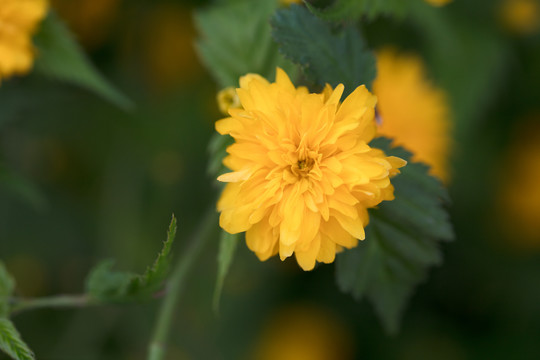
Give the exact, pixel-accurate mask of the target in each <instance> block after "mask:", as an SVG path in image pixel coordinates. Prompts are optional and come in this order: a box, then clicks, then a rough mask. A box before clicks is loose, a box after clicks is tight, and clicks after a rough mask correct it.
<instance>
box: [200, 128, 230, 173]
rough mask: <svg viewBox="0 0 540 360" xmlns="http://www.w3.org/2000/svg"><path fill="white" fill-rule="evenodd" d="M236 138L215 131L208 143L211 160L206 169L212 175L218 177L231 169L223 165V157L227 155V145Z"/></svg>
mask: <svg viewBox="0 0 540 360" xmlns="http://www.w3.org/2000/svg"><path fill="white" fill-rule="evenodd" d="M233 142H234V139H233V138H232V136H229V135H221V134H219V133H217V132H216V133H214V134H213V135H212V137H211V138H210V142H209V143H208V154H209V160H208V165H207V167H206V170H207V172H208V174H209V175H210V176H212V177H218V176H219V175H221V174H224V173H226V172H228V171H229V169H227V167H226V166H225V165H223V158H225V156H227V147H229V145H232V144H233Z"/></svg>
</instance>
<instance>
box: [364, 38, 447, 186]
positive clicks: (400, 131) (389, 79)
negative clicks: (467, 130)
mask: <svg viewBox="0 0 540 360" xmlns="http://www.w3.org/2000/svg"><path fill="white" fill-rule="evenodd" d="M377 71H378V74H377V78H376V79H375V82H374V83H373V92H374V93H375V95H376V96H377V98H378V99H379V102H378V106H377V109H378V111H379V115H380V117H381V121H380V127H379V133H380V134H381V135H383V136H387V137H390V138H393V139H394V144H395V145H396V146H403V147H405V148H406V149H408V150H409V151H411V152H412V153H413V160H414V161H420V162H424V163H426V164H428V165H430V166H431V174H433V175H436V176H438V177H440V178H441V179H443V180H448V177H449V176H448V158H449V153H450V144H451V137H450V119H449V114H448V113H449V111H448V106H447V103H446V97H445V94H444V93H443V91H442V90H441V89H437V88H436V87H434V86H433V85H432V84H430V83H429V82H428V81H427V80H426V75H425V71H424V65H423V63H422V61H421V60H420V58H418V57H416V56H413V55H408V56H405V55H398V54H397V53H396V52H394V51H393V50H389V49H385V50H383V51H380V52H379V53H378V55H377Z"/></svg>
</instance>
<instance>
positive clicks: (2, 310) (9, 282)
mask: <svg viewBox="0 0 540 360" xmlns="http://www.w3.org/2000/svg"><path fill="white" fill-rule="evenodd" d="M14 289H15V279H13V277H12V276H11V275H10V274H9V273H8V271H7V269H6V267H5V266H4V263H3V262H2V261H0V317H7V316H8V315H9V298H10V297H11V295H12V294H13V290H14Z"/></svg>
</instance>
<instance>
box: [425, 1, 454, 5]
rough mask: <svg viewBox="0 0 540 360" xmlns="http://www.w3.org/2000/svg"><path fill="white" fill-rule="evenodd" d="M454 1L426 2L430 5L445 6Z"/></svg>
mask: <svg viewBox="0 0 540 360" xmlns="http://www.w3.org/2000/svg"><path fill="white" fill-rule="evenodd" d="M451 1H452V0H426V2H428V3H429V4H431V5H433V6H443V5H446V4H448V3H449V2H451Z"/></svg>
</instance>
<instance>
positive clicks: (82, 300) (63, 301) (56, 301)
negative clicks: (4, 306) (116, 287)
mask: <svg viewBox="0 0 540 360" xmlns="http://www.w3.org/2000/svg"><path fill="white" fill-rule="evenodd" d="M13 302H14V303H13V305H12V306H11V314H12V315H16V314H18V313H20V312H23V311H27V310H34V309H41V308H65V307H83V306H87V305H92V304H93V302H92V301H91V300H90V298H89V297H88V296H87V295H59V296H51V297H43V298H35V299H21V298H14V299H13Z"/></svg>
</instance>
